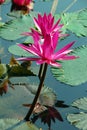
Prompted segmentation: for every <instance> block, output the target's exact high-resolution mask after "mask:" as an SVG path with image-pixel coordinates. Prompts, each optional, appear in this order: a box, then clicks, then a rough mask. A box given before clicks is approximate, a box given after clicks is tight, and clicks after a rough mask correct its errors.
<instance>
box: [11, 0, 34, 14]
mask: <svg viewBox="0 0 87 130" xmlns="http://www.w3.org/2000/svg"><path fill="white" fill-rule="evenodd" d="M33 3H34V2H33V0H12V6H11V11H14V10H15V11H17V10H19V11H21V13H22V14H28V13H29V12H30V11H31V10H33Z"/></svg>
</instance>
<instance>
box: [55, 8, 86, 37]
mask: <svg viewBox="0 0 87 130" xmlns="http://www.w3.org/2000/svg"><path fill="white" fill-rule="evenodd" d="M60 17H61V23H62V24H64V26H63V28H62V31H63V33H66V32H67V30H69V31H71V32H73V33H75V34H76V35H77V36H87V9H83V10H81V11H78V12H74V13H64V14H60V15H59V14H58V15H57V14H56V15H55V19H56V20H58V19H59V18H60Z"/></svg>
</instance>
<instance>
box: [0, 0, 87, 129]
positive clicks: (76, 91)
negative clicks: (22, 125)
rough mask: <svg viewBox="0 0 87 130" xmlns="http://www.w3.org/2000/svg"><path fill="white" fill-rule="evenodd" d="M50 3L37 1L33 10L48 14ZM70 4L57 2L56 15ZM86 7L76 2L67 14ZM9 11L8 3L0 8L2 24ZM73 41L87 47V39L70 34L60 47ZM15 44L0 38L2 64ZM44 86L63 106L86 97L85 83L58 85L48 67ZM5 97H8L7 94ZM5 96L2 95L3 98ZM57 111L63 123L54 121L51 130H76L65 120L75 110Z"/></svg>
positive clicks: (81, 0) (84, 1) (82, 1)
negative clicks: (63, 103)
mask: <svg viewBox="0 0 87 130" xmlns="http://www.w3.org/2000/svg"><path fill="white" fill-rule="evenodd" d="M52 2H53V1H52V0H48V1H46V2H42V1H40V0H37V1H35V5H34V10H35V11H38V12H42V13H44V12H47V13H49V12H50V10H51V6H52ZM71 2H72V0H67V1H65V0H59V3H58V7H57V9H56V13H60V12H62V11H64V9H65V8H66V7H67V6H68V5H69V4H70V3H71ZM86 7H87V0H77V1H76V3H75V4H74V5H73V6H72V7H71V8H70V9H69V10H68V11H67V12H74V11H78V10H81V9H83V8H86ZM9 10H10V3H9V4H5V5H4V6H2V8H1V17H2V20H3V22H6V21H8V20H9V17H8V16H6V14H7V13H8V12H9ZM22 40H23V39H22ZM73 40H74V41H76V44H75V45H74V47H78V46H81V45H83V44H85V45H87V37H76V36H75V35H74V34H72V33H71V35H70V36H69V37H68V38H66V40H63V41H61V43H62V45H64V44H65V43H69V42H71V41H73ZM15 42H20V40H17V41H7V40H4V39H2V38H0V47H3V48H4V54H0V55H1V56H0V57H1V60H2V63H6V64H8V63H9V60H10V56H11V54H9V52H8V47H9V46H10V45H11V44H15ZM60 47H61V45H60ZM36 81H37V80H36ZM36 81H35V82H36ZM31 82H32V80H31ZM45 84H46V85H47V86H48V87H50V88H52V89H53V90H54V91H55V93H56V94H57V98H58V100H63V101H64V102H65V104H67V105H70V104H71V103H72V102H73V101H74V100H76V99H78V98H81V97H85V96H86V95H87V83H84V84H82V85H78V86H76V87H71V86H69V85H65V84H63V83H60V82H58V81H57V80H56V79H55V78H54V77H53V76H52V74H51V72H50V67H49V68H48V71H47V75H46V80H45ZM6 95H7V97H8V96H9V92H8V93H7V94H6ZM6 95H4V97H5V96H6ZM0 98H2V99H3V97H0ZM26 100H27V98H26ZM16 102H17V101H16ZM26 102H27V101H26ZM26 102H25V103H26ZM21 103H22V101H21ZM23 103H24V102H23ZM14 107H15V106H14ZM21 109H23V111H20V109H19V110H18V111H20V112H23V115H24V114H25V113H26V112H27V109H24V108H21ZM57 109H58V111H59V112H60V113H61V115H62V117H63V120H64V121H63V122H60V121H58V120H56V123H52V130H77V128H75V127H74V126H72V125H70V124H69V122H68V121H67V120H66V115H67V114H68V113H72V112H77V109H74V108H72V107H68V108H57ZM16 111H17V110H16ZM24 111H26V112H24ZM9 112H10V111H9ZM3 117H5V115H4V114H1V112H0V118H3ZM36 124H37V126H39V127H42V128H43V130H47V129H48V128H47V125H43V123H41V122H40V120H38V121H37V122H36Z"/></svg>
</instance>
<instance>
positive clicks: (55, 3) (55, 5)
mask: <svg viewBox="0 0 87 130" xmlns="http://www.w3.org/2000/svg"><path fill="white" fill-rule="evenodd" d="M57 5H58V0H54V1H53V4H52V8H51V13H52V14H54V13H55V11H56V8H57Z"/></svg>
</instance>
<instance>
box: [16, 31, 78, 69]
mask: <svg viewBox="0 0 87 130" xmlns="http://www.w3.org/2000/svg"><path fill="white" fill-rule="evenodd" d="M39 38H40V37H39V34H38V33H36V35H33V40H34V44H32V45H31V46H26V45H24V44H18V46H20V47H21V48H23V49H24V50H26V51H28V52H29V53H32V54H34V55H35V56H36V57H31V58H29V57H24V58H18V59H17V60H31V61H36V63H37V64H43V63H47V64H49V65H51V66H55V67H61V64H60V63H58V61H59V60H72V59H76V58H77V57H76V56H72V55H67V54H68V53H70V52H71V51H72V50H70V49H69V48H70V47H71V46H72V45H73V44H74V42H71V43H69V44H67V45H66V46H64V47H63V48H62V49H60V50H58V51H57V52H55V49H56V47H57V44H58V39H59V37H58V32H55V33H54V34H53V36H52V37H51V36H50V35H46V36H45V39H44V41H43V42H42V41H41V40H40V39H39ZM40 42H41V43H40Z"/></svg>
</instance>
